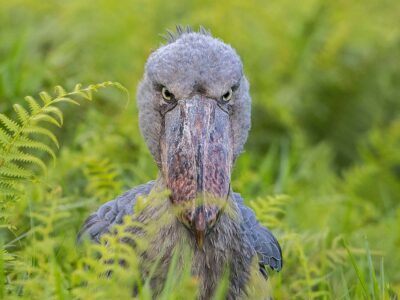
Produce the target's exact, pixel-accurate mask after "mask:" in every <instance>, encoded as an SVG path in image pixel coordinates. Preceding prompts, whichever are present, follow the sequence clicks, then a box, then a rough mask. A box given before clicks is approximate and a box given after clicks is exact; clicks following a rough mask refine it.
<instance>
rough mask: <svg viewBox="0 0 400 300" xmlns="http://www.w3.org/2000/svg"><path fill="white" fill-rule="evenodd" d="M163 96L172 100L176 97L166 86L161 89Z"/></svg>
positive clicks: (167, 99)
mask: <svg viewBox="0 0 400 300" xmlns="http://www.w3.org/2000/svg"><path fill="white" fill-rule="evenodd" d="M161 94H162V97H163V99H164V100H165V101H167V102H168V101H171V100H172V99H173V98H174V94H172V93H171V92H170V91H169V90H168V89H167V88H166V87H163V88H162V89H161Z"/></svg>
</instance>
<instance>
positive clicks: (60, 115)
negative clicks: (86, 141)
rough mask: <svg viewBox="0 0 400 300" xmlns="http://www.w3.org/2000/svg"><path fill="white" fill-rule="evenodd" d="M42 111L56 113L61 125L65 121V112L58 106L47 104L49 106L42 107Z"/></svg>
mask: <svg viewBox="0 0 400 300" xmlns="http://www.w3.org/2000/svg"><path fill="white" fill-rule="evenodd" d="M42 111H43V112H45V113H53V114H54V115H56V116H57V118H58V120H59V122H60V124H61V126H62V124H63V123H64V117H63V113H62V111H61V110H60V109H59V108H58V107H55V106H47V107H44V108H43V109H42Z"/></svg>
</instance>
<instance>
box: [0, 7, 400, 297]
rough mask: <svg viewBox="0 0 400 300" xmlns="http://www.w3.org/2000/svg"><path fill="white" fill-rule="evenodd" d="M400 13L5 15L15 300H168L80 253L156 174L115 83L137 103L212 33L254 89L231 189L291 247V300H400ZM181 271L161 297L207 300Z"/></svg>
mask: <svg viewBox="0 0 400 300" xmlns="http://www.w3.org/2000/svg"><path fill="white" fill-rule="evenodd" d="M399 15H400V2H398V1H394V0H383V1H375V0H365V1H324V0H305V1H302V2H301V5H300V2H298V1H294V0H290V1H289V0H284V1H279V2H278V1H276V2H273V1H257V0H250V1H240V0H232V1H165V0H154V1H150V2H148V1H143V0H137V1H125V0H124V1H107V0H97V1H94V0H90V1H78V0H71V1H56V0H54V1H34V0H15V1H6V0H0V41H1V43H0V113H1V115H0V245H2V251H0V298H4V299H127V298H128V297H130V296H131V295H132V287H133V285H134V284H136V285H137V286H138V294H139V295H140V298H141V299H151V289H150V287H149V282H148V280H144V281H143V280H142V278H140V276H139V274H137V272H135V269H137V267H135V266H137V264H138V260H137V259H138V257H137V255H134V252H132V251H133V250H131V249H130V248H129V249H127V248H126V247H125V246H124V245H121V244H119V243H117V241H116V239H115V238H114V240H113V238H112V237H107V240H106V241H105V242H107V243H108V244H109V245H114V246H115V247H113V248H112V250H110V248H108V247H105V246H104V245H100V246H87V247H83V248H82V249H78V248H77V247H76V245H75V237H76V233H77V231H78V230H79V227H80V225H81V224H82V222H83V220H84V219H85V217H87V216H88V214H89V212H90V211H93V210H94V209H95V208H96V207H98V205H99V204H100V203H104V202H106V201H108V200H110V199H112V198H113V197H115V196H117V195H118V194H119V193H121V192H123V191H125V190H127V189H129V188H130V187H133V186H135V185H137V184H140V183H144V182H146V181H148V180H150V179H154V178H155V177H156V174H157V170H156V167H155V165H154V163H153V161H152V158H151V156H150V154H149V153H148V151H147V148H146V146H145V144H144V141H143V139H142V138H141V136H140V133H139V130H138V120H137V109H136V106H135V105H134V101H130V102H129V101H128V100H127V96H126V94H125V93H124V89H123V88H122V86H121V85H120V84H118V83H115V82H120V83H121V84H122V85H123V86H125V87H127V89H128V90H129V94H130V95H135V87H136V84H137V82H138V81H139V80H140V77H141V75H142V72H143V66H144V62H145V59H146V58H147V56H148V55H149V53H150V52H151V50H152V49H154V48H156V47H157V46H158V45H159V44H160V43H162V42H163V41H162V38H161V37H160V35H159V34H162V33H164V31H165V29H167V28H169V29H173V28H174V26H175V25H176V24H191V25H192V26H194V27H196V26H198V25H200V24H202V25H204V26H205V27H206V28H210V29H211V31H212V32H213V34H214V35H215V36H217V37H220V38H222V39H223V40H224V41H226V42H228V43H230V44H232V46H233V47H235V48H236V49H237V51H238V53H239V54H240V55H241V57H242V58H243V61H244V65H245V71H246V74H247V76H248V78H249V81H250V83H251V93H252V97H253V124H252V131H251V134H250V137H249V141H248V144H247V146H246V151H245V152H244V153H243V155H242V156H241V157H240V159H239V160H238V162H237V164H236V168H235V171H234V174H233V183H232V184H233V187H234V189H235V190H236V191H238V192H240V193H241V194H242V195H243V197H244V198H245V199H246V201H247V204H248V205H249V206H251V207H252V208H253V209H254V210H255V211H256V213H257V216H258V219H259V220H260V221H261V222H262V223H263V224H265V225H267V226H268V227H270V228H271V229H272V230H273V232H274V233H275V234H276V236H277V237H278V239H279V240H280V242H281V244H282V248H283V252H284V253H283V255H284V269H283V271H282V272H281V273H279V274H272V273H271V276H270V278H271V280H270V285H271V286H272V290H273V294H274V298H275V299H397V297H398V296H397V295H399V294H400V272H399V266H400V251H399V249H400V230H399V228H400V205H399V199H400V89H399V86H400V59H399V57H400V56H399V53H400V26H399V25H400V23H399V20H398V19H399ZM108 80H112V81H113V82H109V81H108ZM114 81H115V82H114ZM77 82H83V83H84V85H83V86H81V85H77V86H75V84H76V83H77ZM97 82H104V83H100V84H93V83H97ZM58 85H61V86H63V87H64V88H65V90H64V89H63V88H61V87H58V88H57V89H56V91H54V89H53V87H54V86H58ZM114 87H116V88H117V89H115V88H114ZM118 89H119V90H121V89H122V90H123V92H122V93H121V91H118ZM42 90H46V91H47V92H48V93H45V92H42V93H40V94H39V91H42ZM53 91H54V93H53ZM92 93H95V94H94V95H93V98H94V101H92V102H90V103H89V101H86V100H89V99H92ZM26 95H33V97H26V98H25V96H26ZM24 98H25V99H26V101H24ZM131 98H134V97H133V96H131ZM69 102H72V105H71V103H69ZM74 103H79V104H80V106H76V105H73V104H74ZM127 103H128V105H127ZM144 244H145V243H144ZM144 244H143V245H142V246H145V245H144ZM99 253H101V255H102V260H99V259H98V257H99V256H98V255H99ZM132 253H133V254H132ZM188 257H190V253H189V254H188ZM121 259H123V260H124V261H125V263H126V264H127V265H129V268H124V267H123V266H122V265H121V264H119V263H118V262H119V261H120V260H121ZM104 262H107V264H105V263H104ZM110 271H111V272H112V274H113V276H111V277H107V276H105V274H106V273H108V272H110ZM175 273H176V272H175V270H174V266H173V265H172V266H171V270H170V274H172V275H173V276H169V278H168V280H167V282H166V285H165V287H164V291H163V293H162V296H161V299H190V298H191V297H192V298H193V295H195V290H196V285H197V282H196V278H191V276H190V274H189V270H184V271H183V273H182V274H181V275H180V276H176V275H175ZM178 287H179V288H178ZM225 289H226V280H224V279H222V281H221V283H220V286H219V288H218V294H217V295H216V296H215V298H216V299H223V294H224V290H225Z"/></svg>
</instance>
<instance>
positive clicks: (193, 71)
mask: <svg viewBox="0 0 400 300" xmlns="http://www.w3.org/2000/svg"><path fill="white" fill-rule="evenodd" d="M168 34H169V35H168V37H167V43H166V44H165V45H162V46H161V47H160V48H158V49H157V50H155V51H154V52H152V53H151V55H150V57H149V58H148V60H147V63H146V66H145V71H144V76H143V79H142V81H141V82H140V83H139V86H138V91H137V104H138V110H139V123H140V129H141V133H142V135H143V137H144V139H145V141H146V144H147V146H148V148H149V150H150V152H151V154H152V156H153V158H154V161H155V163H156V164H157V166H158V169H159V175H158V179H157V180H155V181H150V182H148V183H145V184H143V185H140V186H137V187H135V188H133V189H131V190H130V191H128V192H126V193H125V194H123V195H121V196H119V197H118V198H116V199H114V200H112V201H110V202H108V203H105V204H104V205H102V206H100V208H99V209H98V210H97V211H95V212H94V213H93V214H91V215H90V216H89V218H88V219H87V220H86V222H85V224H84V225H83V227H82V229H81V232H80V233H79V239H82V238H83V237H84V236H87V237H88V238H89V239H91V240H92V241H94V242H100V237H101V236H102V235H103V234H105V233H110V232H112V227H113V225H115V224H120V223H122V222H123V217H124V216H126V215H132V218H134V219H135V220H136V221H138V222H147V223H151V224H152V225H153V228H154V226H155V227H156V229H157V230H156V231H155V232H156V233H155V234H153V236H152V237H151V238H150V237H149V239H150V240H151V242H150V244H149V246H148V248H149V249H148V250H146V253H145V254H143V260H144V261H147V262H151V261H156V256H157V255H159V254H160V253H163V257H162V261H163V262H164V263H161V264H160V267H159V268H158V270H157V276H158V277H159V278H158V279H159V280H154V282H162V280H164V279H165V276H166V273H167V271H168V263H166V262H168V261H169V260H171V256H172V253H173V252H174V251H173V249H174V247H175V246H176V245H178V244H185V245H187V246H188V247H190V251H191V255H192V256H191V257H192V261H191V270H192V273H193V275H194V276H196V277H197V278H198V279H199V284H200V288H199V299H210V298H211V297H212V295H213V293H214V291H215V289H216V287H217V286H218V282H219V280H220V278H221V276H222V274H223V273H224V270H225V269H226V267H228V269H229V289H228V295H227V299H239V298H242V297H244V296H246V291H247V285H248V284H249V279H250V274H251V272H252V268H253V269H254V266H256V269H257V271H256V272H257V273H258V272H261V273H262V274H263V275H264V276H265V277H267V270H266V266H268V267H270V268H272V269H273V270H276V271H279V270H281V268H282V254H281V249H280V246H279V243H278V241H277V240H276V239H275V237H274V236H273V235H272V233H271V232H270V231H269V230H268V229H267V228H265V227H263V226H262V225H260V224H259V223H258V222H257V220H256V217H255V214H254V212H253V210H251V209H250V208H249V207H247V206H246V205H245V204H244V202H243V200H242V198H241V196H240V195H239V194H238V193H235V192H233V191H232V186H231V173H232V168H233V166H234V163H235V161H236V159H237V158H238V156H239V154H240V153H241V151H242V149H243V145H244V144H245V142H246V139H247V135H248V132H249V129H250V111H251V98H250V94H249V83H248V81H247V79H246V77H245V75H244V72H243V65H242V62H241V59H240V57H239V56H238V54H237V53H236V51H235V50H234V49H233V48H232V47H231V46H229V45H227V44H225V43H224V42H222V41H221V40H219V39H217V38H214V37H212V36H211V34H210V33H209V32H208V31H206V30H204V28H200V30H199V32H193V31H192V30H191V29H190V28H182V27H177V32H176V33H171V32H169V33H168ZM155 190H157V191H162V190H168V191H169V194H168V195H167V196H164V197H163V199H161V201H159V202H156V204H154V203H153V205H152V208H151V209H143V210H141V211H140V212H136V213H135V205H136V204H137V199H138V196H139V195H141V196H146V195H148V194H149V193H151V191H155ZM149 205H151V204H149ZM166 213H170V214H172V215H173V218H172V221H171V222H167V223H165V222H161V221H160V218H161V217H162V215H163V214H166ZM146 220H147V221H146ZM130 234H132V235H133V236H132V239H133V240H134V239H135V237H134V235H135V234H137V232H136V231H135V230H131V233H130ZM140 234H141V235H143V232H141V233H140ZM254 261H257V263H252V262H254ZM253 271H254V270H253ZM154 290H155V291H156V292H155V293H157V290H158V288H157V287H155V288H154Z"/></svg>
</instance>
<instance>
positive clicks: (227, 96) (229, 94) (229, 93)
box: [222, 89, 233, 102]
mask: <svg viewBox="0 0 400 300" xmlns="http://www.w3.org/2000/svg"><path fill="white" fill-rule="evenodd" d="M232 94H233V91H232V89H229V91H227V92H226V93H225V94H223V95H222V100H223V101H225V102H228V101H229V100H231V98H232Z"/></svg>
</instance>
